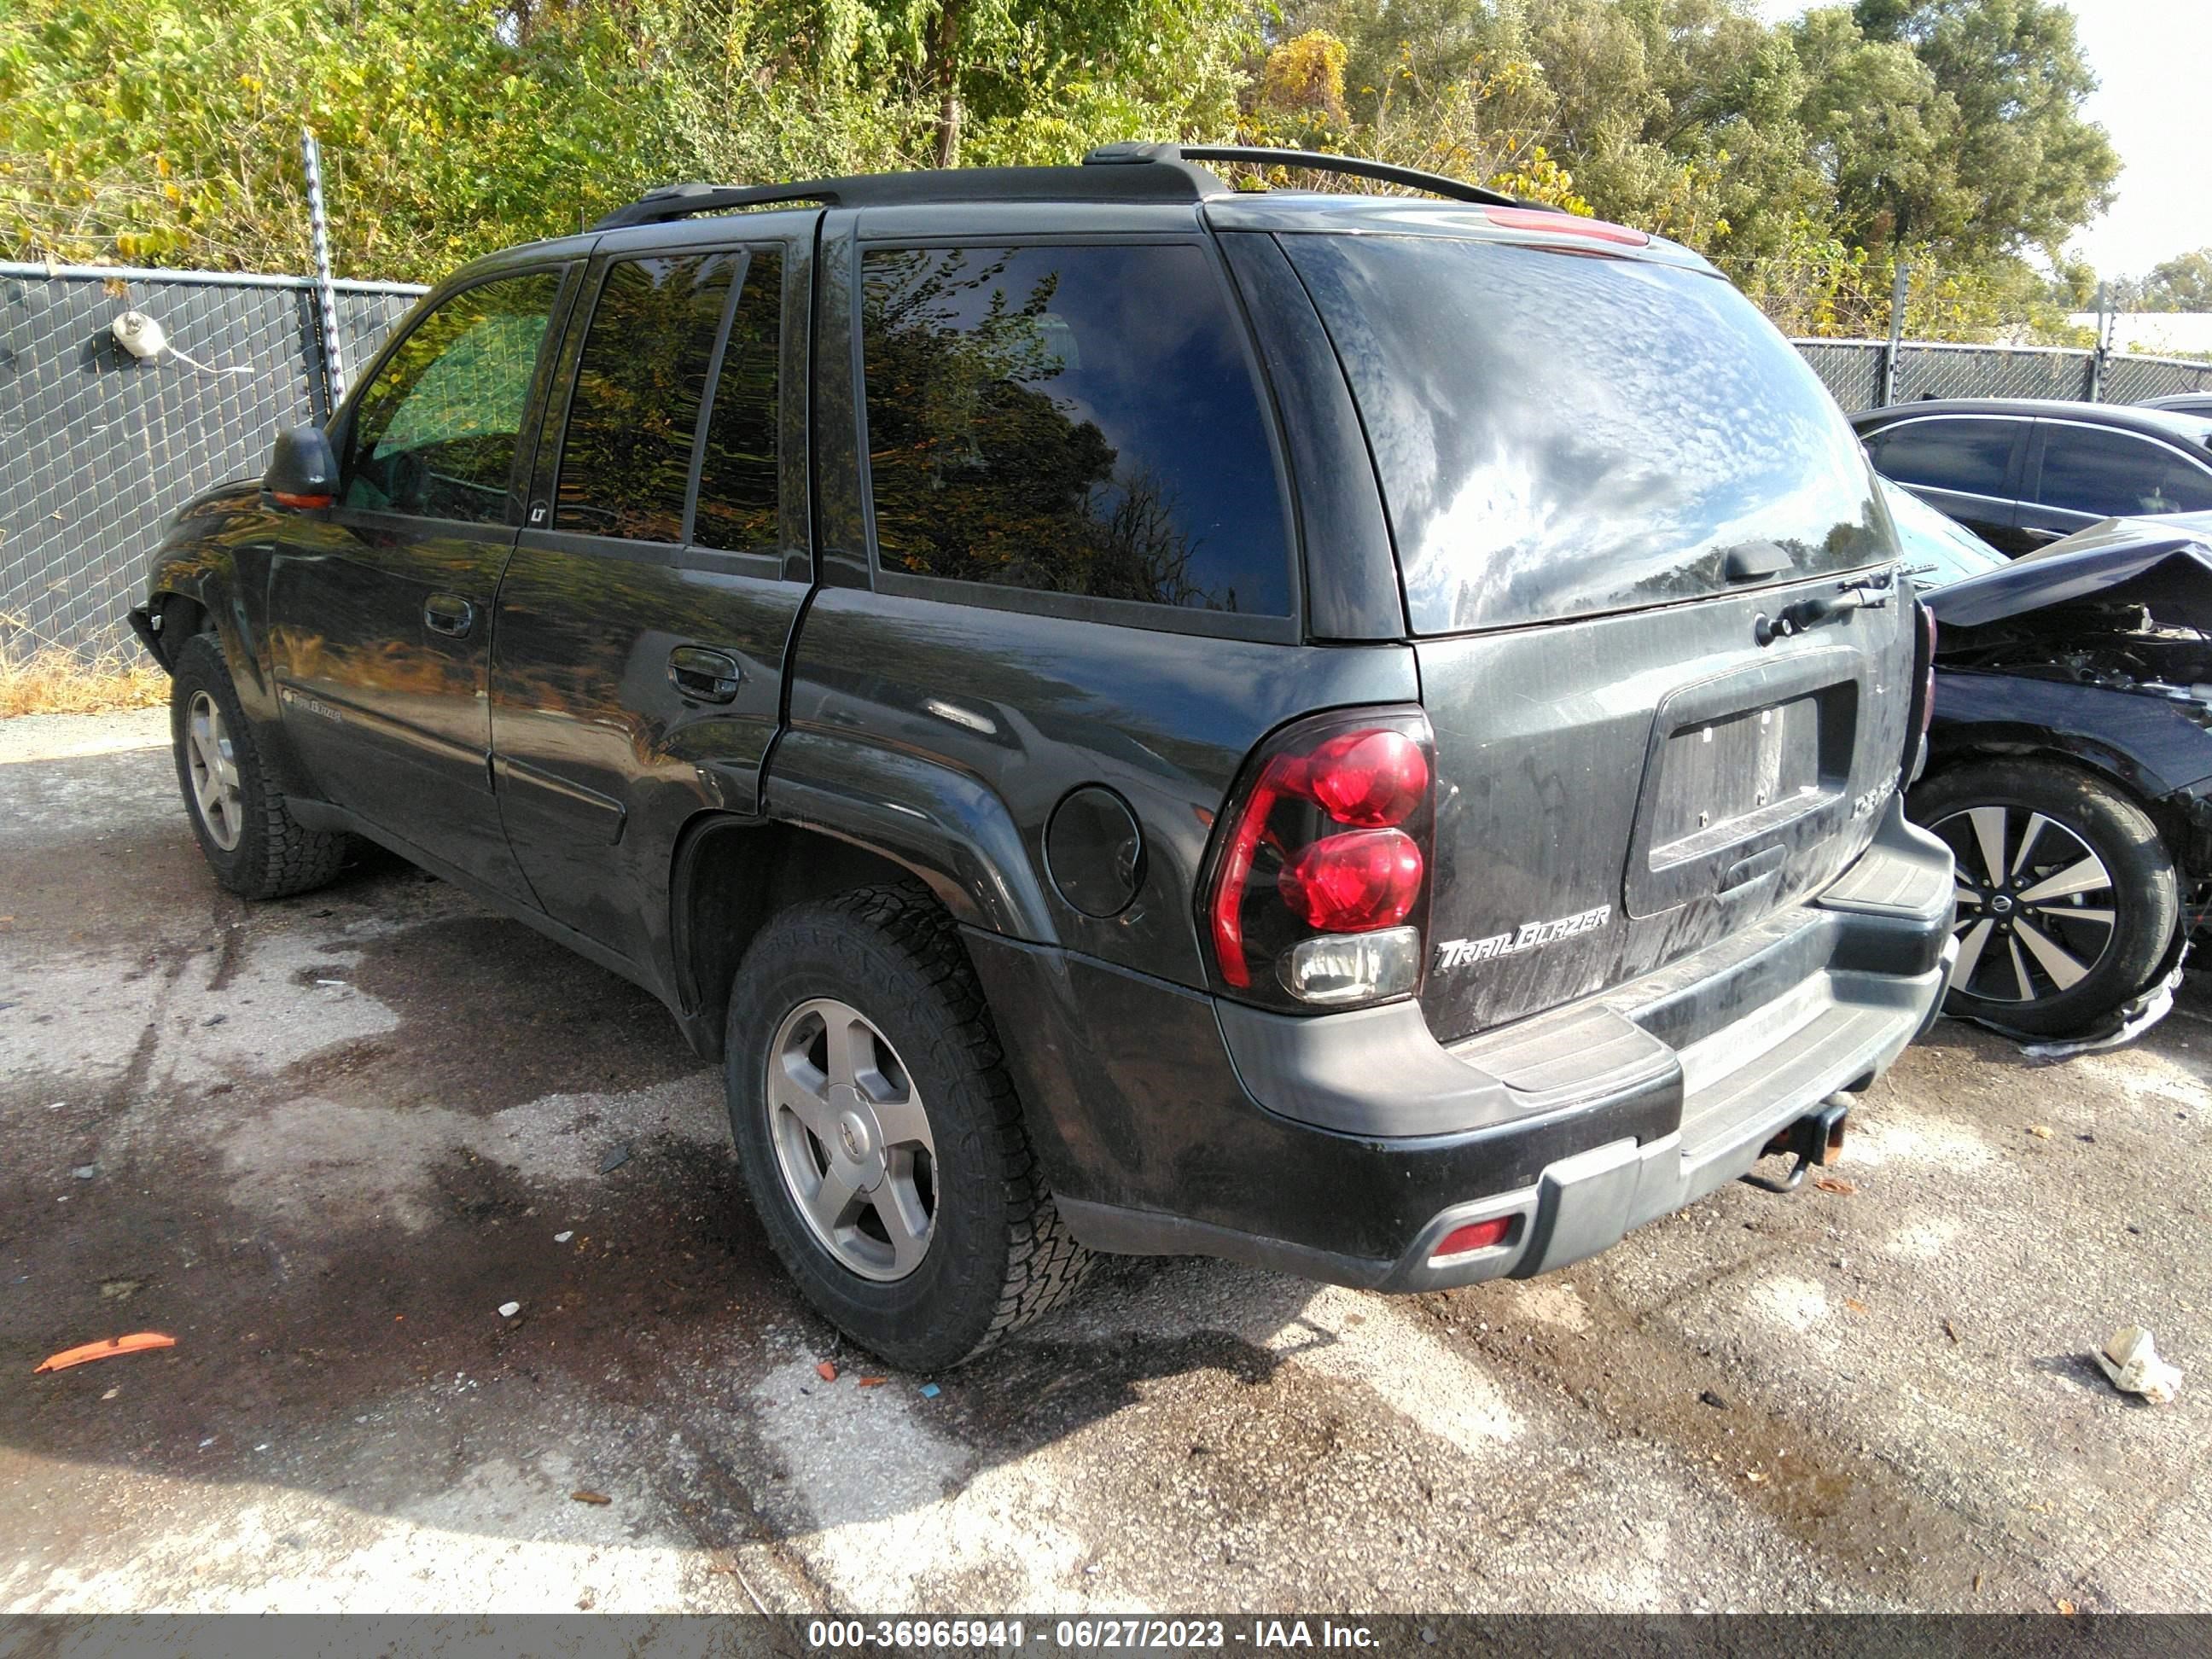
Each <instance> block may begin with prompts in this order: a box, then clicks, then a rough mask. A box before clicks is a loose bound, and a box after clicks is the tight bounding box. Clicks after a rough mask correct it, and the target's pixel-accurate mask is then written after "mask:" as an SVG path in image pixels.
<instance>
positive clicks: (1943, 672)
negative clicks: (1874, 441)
mask: <svg viewBox="0 0 2212 1659" xmlns="http://www.w3.org/2000/svg"><path fill="white" fill-rule="evenodd" d="M1912 539H1913V538H1911V537H1907V538H1906V545H1907V546H1908V548H1910V547H1911V544H1912ZM1908 556H1910V555H1908ZM1931 574H1932V573H1931ZM1945 574H1948V572H1946V573H1945ZM1938 580H1940V578H1939V579H1938ZM1925 597H1926V599H1927V604H1928V606H1929V610H1930V611H1933V612H1934V613H1935V616H1936V621H1937V623H1938V625H1939V629H1940V633H1939V637H1938V644H1937V647H1936V706H1935V716H1934V721H1933V724H1932V726H1931V727H1930V729H1929V759H1928V765H1927V769H1926V771H1925V772H1924V773H1923V775H1922V776H1921V778H1920V781H1919V782H1918V783H1917V785H1916V786H1915V787H1914V788H1913V789H1912V791H1911V797H1910V800H1909V803H1908V810H1909V811H1910V814H1911V817H1912V818H1913V819H1914V820H1915V821H1917V823H1921V824H1923V825H1924V826H1925V827H1926V828H1928V829H1932V830H1933V831H1935V833H1936V835H1937V836H1941V837H1942V839H1943V840H1944V841H1945V842H1948V844H1949V846H1950V848H1951V851H1952V854H1953V855H1954V858H1955V859H1956V860H1957V866H1958V919H1957V924H1956V928H1957V933H1958V937H1959V956H1958V963H1957V965H1956V967H1955V968H1954V969H1953V971H1952V975H1951V980H1950V991H1949V996H1948V1001H1947V1003H1946V1007H1947V1009H1948V1012H1952V1013H1954V1014H1958V1015H1963V1016H1966V1017H1967V1018H1975V1019H1979V1020H1982V1021H1984V1023H1986V1024H1991V1025H1995V1026H1997V1027H2000V1028H2002V1029H2004V1030H2011V1031H2015V1032H2019V1033H2021V1034H2023V1035H2028V1036H2081V1035H2094V1034H2100V1033H2104V1032H2109V1031H2112V1030H2118V1029H2119V1028H2120V1026H2121V1025H2123V1024H2124V1023H2125V1022H2126V1021H2127V1020H2128V1019H2130V1018H2131V1017H2132V1016H2134V1015H2135V1014H2136V1012H2139V1011H2140V1010H2141V1009H2142V1007H2143V1006H2144V1005H2145V1004H2146V1002H2147V1001H2148V1000H2149V999H2150V998H2152V997H2153V996H2154V995H2155V994H2157V992H2158V990H2159V988H2160V987H2161V986H2162V985H2164V983H2165V982H2166V981H2167V979H2168V978H2169V977H2170V975H2172V973H2173V971H2174V969H2176V968H2177V967H2178V966H2179V962H2180V959H2181V957H2182V954H2183V951H2184V950H2185V946H2186V945H2187V942H2188V940H2189V939H2190V936H2191V934H2192V933H2194V932H2195V931H2196V930H2197V927H2199V926H2201V925H2202V923H2203V921H2204V919H2205V915H2206V909H2207V900H2208V896H2212V513H2195V514H2188V515H2182V516H2177V517H2170V518H2160V519H2136V520H2110V521H2108V522H2106V523H2104V524H2101V525H2098V526H2093V527H2092V528H2090V529H2087V530H2085V531H2082V532H2080V533H2079V534H2077V535H2075V536H2072V537H2069V538H2067V539H2066V540H2065V541H2063V542H2060V543H2057V544H2054V545H2052V546H2051V547H2049V548H2047V549H2045V550H2043V551H2041V552H2039V553H2036V554H2033V555H2031V556H2028V557H2026V558H2023V559H2019V560H2015V561H2010V562H2002V563H1999V564H1996V566H1995V568H1990V569H1988V570H1986V571H1984V572H1983V573H1982V574H1972V575H1968V576H1966V577H1965V578H1964V579H1962V580H1952V581H1948V582H1944V583H1942V585H1941V586H1937V587H1936V589H1935V591H1933V592H1928V593H1927V594H1926V595H1925Z"/></svg>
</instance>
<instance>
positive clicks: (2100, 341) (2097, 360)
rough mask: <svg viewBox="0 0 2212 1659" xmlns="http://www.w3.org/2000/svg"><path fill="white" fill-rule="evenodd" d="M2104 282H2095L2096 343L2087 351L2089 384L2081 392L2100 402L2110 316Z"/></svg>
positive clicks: (2103, 393) (2101, 399)
mask: <svg viewBox="0 0 2212 1659" xmlns="http://www.w3.org/2000/svg"><path fill="white" fill-rule="evenodd" d="M2105 306H2106V288H2105V284H2104V283H2098V284H2097V343H2096V344H2095V345H2094V346H2093V347H2091V348H2090V351H2089V385H2088V389H2087V391H2086V392H2084V393H2083V394H2082V395H2083V396H2085V397H2087V398H2088V400H2089V401H2090V402H2091V403H2100V402H2102V401H2103V399H2104V395H2105V353H2106V350H2107V349H2109V347H2108V345H2107V343H2106V342H2107V340H2108V339H2109V337H2110V334H2111V317H2110V314H2109V313H2107V312H2106V309H2105Z"/></svg>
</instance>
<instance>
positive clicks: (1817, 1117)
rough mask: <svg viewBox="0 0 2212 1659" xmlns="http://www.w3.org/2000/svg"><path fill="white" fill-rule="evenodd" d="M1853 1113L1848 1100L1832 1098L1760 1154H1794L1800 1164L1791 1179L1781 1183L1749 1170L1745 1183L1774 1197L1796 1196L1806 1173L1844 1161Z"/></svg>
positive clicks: (1789, 1128) (1838, 1096)
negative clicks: (1847, 1120) (1846, 1120)
mask: <svg viewBox="0 0 2212 1659" xmlns="http://www.w3.org/2000/svg"><path fill="white" fill-rule="evenodd" d="M1850 1109H1851V1103H1850V1097H1848V1096H1845V1095H1831V1096H1829V1097H1828V1099H1827V1102H1826V1104H1825V1105H1823V1106H1822V1107H1821V1108H1820V1110H1818V1111H1817V1112H1808V1113H1807V1114H1806V1115H1804V1116H1803V1117H1801V1118H1799V1119H1798V1120H1797V1121H1796V1122H1795V1123H1793V1124H1791V1125H1790V1127H1788V1128H1786V1129H1784V1131H1783V1132H1782V1133H1780V1134H1778V1135H1777V1136H1775V1137H1774V1139H1771V1140H1770V1141H1768V1142H1767V1143H1766V1150H1765V1152H1761V1153H1759V1156H1760V1157H1761V1158H1771V1157H1772V1156H1773V1155H1774V1154H1775V1153H1777V1152H1783V1153H1787V1154H1794V1155H1795V1156H1796V1159H1797V1162H1796V1165H1795V1166H1794V1167H1793V1168H1792V1169H1791V1170H1790V1173H1789V1174H1788V1175H1786V1176H1784V1177H1783V1178H1782V1179H1781V1180H1779V1181H1777V1180H1776V1179H1775V1178H1774V1177H1773V1176H1763V1175H1753V1174H1752V1173H1750V1172H1749V1171H1748V1170H1747V1171H1746V1172H1745V1173H1744V1176H1743V1179H1744V1180H1746V1181H1748V1182H1750V1183H1751V1184H1752V1185H1753V1186H1754V1187H1764V1188H1766V1190H1767V1191H1768V1192H1770V1193H1794V1192H1796V1190H1797V1188H1798V1187H1799V1185H1800V1184H1801V1183H1802V1182H1803V1181H1804V1179H1805V1171H1806V1170H1809V1169H1811V1168H1812V1167H1813V1165H1814V1164H1820V1166H1821V1167H1822V1168H1824V1169H1825V1168H1826V1166H1827V1165H1829V1164H1833V1163H1836V1162H1837V1161H1838V1160H1839V1159H1840V1158H1842V1157H1843V1155H1844V1118H1845V1117H1846V1116H1847V1115H1849V1114H1850Z"/></svg>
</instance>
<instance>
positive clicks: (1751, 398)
mask: <svg viewBox="0 0 2212 1659" xmlns="http://www.w3.org/2000/svg"><path fill="white" fill-rule="evenodd" d="M1282 245H1283V247H1284V249H1285V252H1288V253H1289V255H1290V257H1291V263H1292V264H1294V265H1295V266H1296V267H1297V271H1298V274H1299V275H1300V276H1302V277H1303V278H1304V281H1305V283H1306V287H1307V289H1308V291H1309V292H1310V293H1311V294H1312V295H1313V296H1314V300H1315V302H1316V304H1317V305H1318V306H1319V307H1320V308H1321V313H1322V320H1323V321H1324V322H1325V323H1326V324H1327V325H1328V330H1329V333H1330V335H1331V337H1332V338H1333V339H1334V341H1335V343H1336V347H1337V351H1338V354H1339V356H1340V357H1341V358H1342V359H1343V361H1344V365H1345V370H1346V374H1347V376H1348V377H1349V379H1350V380H1351V382H1352V393H1353V396H1354V397H1355V398H1357V399H1358V404H1359V410H1360V414H1361V416H1363V418H1364V421H1365V423H1366V427H1367V435H1368V441H1369V442H1370V445H1371V446H1372V447H1373V449H1374V452H1375V459H1376V469H1377V471H1378V472H1379V474H1380V475H1381V477H1382V482H1383V497H1384V501H1385V504H1386V506H1387V507H1388V508H1389V514H1390V522H1391V529H1392V532H1393V533H1394V535H1395V538H1396V541H1397V546H1398V558H1399V567H1400V574H1401V576H1402V577H1403V578H1404V580H1405V585H1406V600H1407V611H1408V614H1409V615H1410V617H1411V618H1412V621H1413V628H1414V630H1415V631H1416V632H1417V633H1422V634H1441V633H1449V632H1452V631H1455V630H1457V629H1477V628H1492V627H1500V626H1507V625H1510V624H1514V623H1528V622H1541V621H1548V620H1553V619H1555V618H1559V617H1572V616H1581V615H1588V614H1590V613H1594V612H1597V611H1617V610H1626V609H1631V608H1633V607H1637V606H1641V605H1658V604H1663V603H1666V602H1668V601H1669V600H1676V599H1693V598H1697V597H1699V596H1702V595H1705V594H1707V593H1712V592H1722V591H1724V590H1725V589H1726V587H1727V586H1728V583H1727V581H1726V580H1725V577H1724V575H1723V567H1724V565H1725V563H1726V561H1727V557H1728V555H1729V552H1730V551H1731V550H1734V549H1735V548H1738V547H1744V546H1755V547H1757V548H1759V549H1760V550H1765V549H1766V548H1768V547H1769V546H1778V547H1779V548H1781V550H1783V551H1784V552H1785V553H1786V554H1788V556H1789V557H1790V564H1791V571H1790V574H1794V575H1796V576H1808V575H1818V574H1823V573H1826V572H1829V571H1838V570H1845V569H1851V568H1858V567H1861V566H1864V565H1868V564H1872V563H1876V562H1881V561H1883V560H1886V559H1888V558H1891V557H1893V556H1894V553H1895V550H1894V549H1893V546H1892V545H1891V544H1890V541H1889V537H1888V532H1887V523H1886V521H1885V520H1883V518H1882V516H1881V513H1880V512H1879V511H1878V510H1877V508H1876V507H1875V499H1874V493H1873V492H1874V480H1873V477H1872V476H1871V474H1870V473H1869V471H1868V468H1867V464H1866V459H1865V455H1864V453H1863V451H1862V450H1861V448H1860V447H1859V441H1858V439H1857V436H1856V435H1854V434H1853V433H1852V431H1851V429H1850V426H1849V424H1848V423H1846V422H1845V421H1844V417H1843V414H1842V412H1841V411H1840V410H1838V409H1837V407H1836V405H1835V403H1834V401H1833V400H1832V398H1829V396H1828V394H1827V393H1826V392H1825V391H1824V390H1823V389H1822V388H1821V386H1820V381H1819V380H1818V379H1816V378H1815V377H1814V374H1813V372H1812V371H1811V370H1810V369H1808V368H1806V367H1805V364H1804V362H1803V361H1802V359H1801V358H1800V357H1799V356H1798V355H1797V353H1796V351H1795V350H1794V349H1791V347H1790V343H1789V342H1788V341H1786V340H1784V338H1783V337H1782V336H1781V335H1780V334H1778V333H1777V332H1776V331H1774V329H1773V328H1772V326H1771V325H1769V324H1768V323H1767V322H1766V320H1765V319H1764V318H1762V317H1761V316H1760V315H1759V313H1758V311H1757V310H1756V309H1755V308H1753V306H1752V305H1751V303H1750V302H1749V301H1747V300H1745V299H1744V298H1743V296H1742V295H1740V294H1738V293H1737V292H1736V291H1735V289H1732V288H1730V287H1729V285H1728V284H1727V283H1724V282H1723V281H1721V280H1720V279H1719V278H1717V277H1716V276H1709V275H1705V274H1703V273H1701V272H1699V271H1696V270H1680V269H1676V268H1674V267H1672V266H1668V265H1662V264H1654V263H1650V262H1648V261H1644V260H1638V259H1625V258H1607V257H1603V256H1600V255H1594V254H1590V253H1587V252H1559V251H1553V250H1550V249H1539V248H1533V247H1524V246H1515V245H1512V244H1508V243H1501V242H1485V241H1474V240H1455V239H1449V238H1443V237H1428V236H1391V235H1364V236H1345V235H1286V236H1285V237H1283V238H1282Z"/></svg>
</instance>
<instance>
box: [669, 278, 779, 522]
mask: <svg viewBox="0 0 2212 1659" xmlns="http://www.w3.org/2000/svg"><path fill="white" fill-rule="evenodd" d="M782 332H783V260H782V258H781V256H780V255H778V254H776V253H775V252H756V253H755V254H754V255H753V256H752V258H751V261H750V263H749V264H747V265H746V266H745V285H744V289H743V291H742V292H740V293H739V294H738V309H737V313H736V314H735V315H734V316H733V317H732V319H731V320H730V343H729V344H728V345H727V346H726V347H725V348H724V349H723V352H722V372H721V374H720V376H719V377H718V378H717V379H716V380H715V383H714V407H713V409H712V410H711V411H710V412H709V413H708V416H707V450H706V459H705V460H704V462H703V463H702V465H701V467H700V471H699V508H698V512H697V513H696V515H695V520H694V523H693V525H692V528H691V539H692V540H693V541H695V542H696V543H698V544H699V545H701V546H702V547H719V548H723V549H726V550H729V551H731V552H733V553H744V552H748V551H750V550H753V549H755V548H764V547H774V546H775V545H776V544H777V542H778V541H779V539H780V538H779V537H778V536H777V533H776V499H777V492H776V468H775V460H776V419H777V398H776V380H777V376H776V370H777V358H778V355H779V353H780V351H781V346H782Z"/></svg>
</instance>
